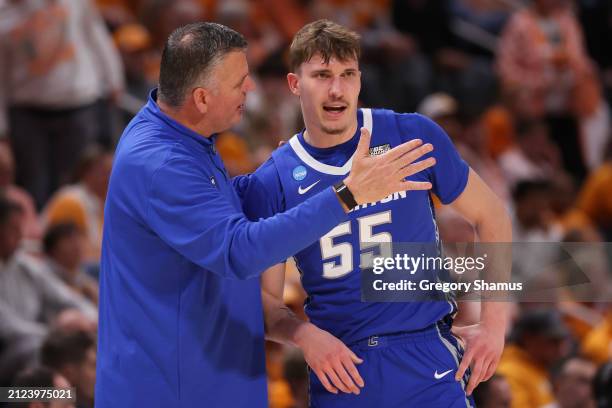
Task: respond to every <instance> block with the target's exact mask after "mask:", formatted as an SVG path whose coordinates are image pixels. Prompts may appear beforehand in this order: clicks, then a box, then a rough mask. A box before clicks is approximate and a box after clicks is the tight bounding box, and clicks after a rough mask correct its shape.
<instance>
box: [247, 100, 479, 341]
mask: <svg viewBox="0 0 612 408" xmlns="http://www.w3.org/2000/svg"><path fill="white" fill-rule="evenodd" d="M357 116H358V117H357V120H358V124H359V126H358V130H357V132H356V133H355V135H354V137H353V138H352V139H351V140H349V141H347V142H345V143H343V144H341V145H339V146H334V147H331V148H326V149H321V148H315V147H313V146H310V145H308V144H307V143H306V142H305V141H304V137H303V132H301V133H299V134H297V135H295V136H293V137H292V138H291V139H290V140H289V142H288V143H286V144H285V145H283V146H281V147H280V148H278V149H277V150H275V151H274V152H273V154H272V157H271V158H270V159H269V160H268V162H266V163H265V164H264V165H262V167H260V168H259V169H258V170H257V171H256V172H255V173H254V174H252V175H250V176H247V177H245V178H243V179H239V180H237V181H236V183H235V185H236V186H237V189H238V191H239V193H240V195H241V196H242V199H243V207H244V211H245V213H246V214H247V216H249V217H250V218H252V219H258V218H266V217H269V216H271V215H273V214H275V213H277V212H282V211H285V210H287V209H289V208H292V207H294V206H296V205H298V204H299V203H301V202H302V201H304V200H307V199H308V198H309V197H311V196H313V195H314V194H316V193H318V192H320V191H321V190H323V189H325V188H329V187H330V186H331V185H333V184H335V183H337V182H338V181H340V180H343V179H344V178H346V176H347V175H348V173H349V172H350V170H351V164H352V160H353V155H354V152H355V149H356V147H357V144H358V141H359V136H360V132H359V128H360V127H361V126H364V127H366V128H367V129H368V130H369V131H370V133H371V135H372V138H371V145H370V154H371V155H378V154H383V153H384V152H386V151H388V150H389V149H392V148H393V147H395V146H397V145H399V144H401V143H404V142H406V141H408V140H411V139H416V138H420V139H421V140H423V143H431V144H432V145H433V146H434V151H433V152H431V153H430V154H428V155H427V156H425V157H423V158H422V159H424V158H426V157H429V156H433V157H435V158H436V161H437V164H436V165H435V166H433V167H432V168H429V169H427V170H424V171H422V172H420V173H418V174H415V175H413V176H411V177H409V179H410V180H414V181H430V182H431V183H432V186H433V189H432V192H433V193H435V194H436V195H437V196H438V198H439V199H440V200H441V201H442V202H443V203H445V204H447V203H450V202H452V201H453V200H454V199H455V198H457V197H458V196H459V195H460V194H461V192H462V191H463V189H464V188H465V185H466V183H467V178H468V171H469V168H468V166H467V164H466V163H465V162H464V161H463V160H462V159H461V158H460V157H459V155H458V153H457V151H456V150H455V148H454V146H453V145H452V142H451V141H450V139H449V137H448V136H447V135H446V133H445V132H444V131H443V130H442V129H441V128H440V127H439V126H438V125H436V124H435V123H434V122H432V121H431V120H429V119H427V118H426V117H424V116H421V115H418V114H397V113H395V112H393V111H389V110H381V109H372V110H371V109H360V110H359V111H358V114H357ZM422 159H421V160H422ZM247 181H248V182H247ZM349 215H350V220H349V221H347V222H344V223H342V224H339V225H338V226H336V227H335V228H334V229H332V230H331V231H330V232H329V233H327V234H326V235H325V236H323V237H322V238H321V239H320V240H319V241H317V242H315V243H314V244H312V245H310V246H309V247H307V248H306V249H304V250H303V251H301V252H299V253H297V254H295V256H294V258H295V262H296V265H297V267H298V269H299V271H300V273H301V279H302V285H303V287H304V289H305V290H306V292H307V294H308V299H307V301H306V305H305V310H306V313H307V315H308V317H309V318H310V320H311V321H312V322H313V323H314V324H315V325H317V326H318V327H320V328H322V329H324V330H327V331H329V332H330V333H332V334H333V335H335V336H336V337H338V338H340V339H341V340H342V341H344V342H345V343H347V344H350V343H352V342H355V341H357V340H361V339H363V338H366V337H369V336H373V335H382V334H387V333H397V332H403V331H412V330H420V329H423V328H425V327H428V326H430V325H432V324H434V323H435V322H437V321H438V320H440V319H441V318H443V317H444V316H446V315H447V314H449V313H454V311H455V304H454V301H453V300H448V301H429V302H425V301H422V302H417V301H414V302H404V303H391V302H389V303H386V302H371V303H368V302H362V301H361V275H360V265H366V264H367V263H368V260H371V258H372V257H376V256H386V255H385V254H384V253H381V250H383V252H384V249H383V248H382V247H381V245H380V243H382V242H394V243H408V242H419V243H422V242H426V243H436V242H437V241H439V237H438V232H437V226H436V221H435V216H434V207H433V203H432V200H431V196H430V192H429V191H408V192H401V193H395V194H391V195H389V196H388V197H386V198H384V199H382V200H380V201H378V202H375V203H369V204H364V205H360V206H358V207H356V208H354V209H352V210H351V212H350V213H349ZM387 248H389V247H388V246H387ZM370 262H371V261H370Z"/></svg>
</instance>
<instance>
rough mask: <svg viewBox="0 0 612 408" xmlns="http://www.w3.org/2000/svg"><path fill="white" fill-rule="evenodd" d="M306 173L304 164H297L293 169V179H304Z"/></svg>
mask: <svg viewBox="0 0 612 408" xmlns="http://www.w3.org/2000/svg"><path fill="white" fill-rule="evenodd" d="M306 174H308V171H307V170H306V167H304V166H297V167H296V168H295V169H293V179H294V180H295V181H302V180H304V179H305V178H306Z"/></svg>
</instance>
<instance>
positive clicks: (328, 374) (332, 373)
mask: <svg viewBox="0 0 612 408" xmlns="http://www.w3.org/2000/svg"><path fill="white" fill-rule="evenodd" d="M284 283H285V264H284V263H282V264H278V265H275V266H273V267H271V268H269V269H268V270H266V271H265V272H264V273H263V275H262V277H261V289H262V290H261V296H262V302H263V308H264V325H265V330H266V338H267V339H268V340H273V341H276V342H279V343H283V344H290V345H292V346H295V347H299V348H300V349H301V350H302V352H303V353H304V359H305V360H306V363H307V364H308V365H309V366H310V368H311V369H312V370H313V371H314V372H315V374H316V375H317V377H319V380H320V381H321V383H322V384H323V386H324V387H325V388H326V389H327V390H328V391H329V392H332V393H334V394H337V393H338V390H340V391H343V392H346V393H351V392H352V393H354V394H359V388H360V387H363V385H364V383H363V379H362V378H361V376H360V375H359V372H358V371H357V368H356V367H355V363H357V364H359V363H361V361H362V360H361V359H360V358H358V357H357V356H356V355H355V354H354V353H353V352H352V351H351V350H349V348H348V347H346V346H345V345H344V343H342V342H341V341H340V340H338V339H337V338H336V337H334V336H332V335H331V334H330V333H328V332H326V331H325V330H321V329H319V328H318V327H316V326H315V325H313V324H312V323H309V322H306V321H304V320H302V319H300V318H298V317H297V316H296V315H295V314H294V313H293V312H292V311H291V309H289V308H288V307H287V306H286V305H285V304H284V302H283V288H284Z"/></svg>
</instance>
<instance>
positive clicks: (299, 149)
mask: <svg viewBox="0 0 612 408" xmlns="http://www.w3.org/2000/svg"><path fill="white" fill-rule="evenodd" d="M361 112H362V114H363V127H365V128H366V129H368V131H369V132H370V134H372V126H373V123H372V110H371V109H361ZM289 145H290V146H291V148H292V149H293V151H294V152H295V154H297V156H298V157H299V158H300V160H302V161H303V162H304V163H305V164H307V165H308V166H310V167H311V168H313V169H315V170H317V171H318V172H320V173H324V174H331V175H333V176H344V175H346V174H348V172H349V171H351V167H352V166H353V157H354V156H355V154H354V153H353V156H351V158H350V159H348V160H347V162H346V163H344V166H342V167H338V166H330V165H329V164H325V163H321V162H320V161H318V160H317V159H315V158H314V157H312V156H311V155H310V153H308V152H307V151H306V149H305V148H304V146H302V144H301V143H300V139H299V138H298V135H294V136H293V137H292V138H291V139H289Z"/></svg>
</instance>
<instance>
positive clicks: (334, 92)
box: [329, 77, 343, 99]
mask: <svg viewBox="0 0 612 408" xmlns="http://www.w3.org/2000/svg"><path fill="white" fill-rule="evenodd" d="M342 95H343V92H342V81H341V78H339V77H336V78H334V79H333V80H332V82H331V84H330V87H329V96H330V97H331V98H333V99H338V98H341V97H342Z"/></svg>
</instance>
